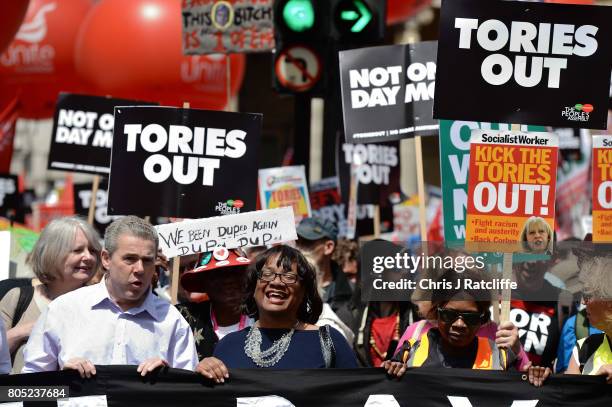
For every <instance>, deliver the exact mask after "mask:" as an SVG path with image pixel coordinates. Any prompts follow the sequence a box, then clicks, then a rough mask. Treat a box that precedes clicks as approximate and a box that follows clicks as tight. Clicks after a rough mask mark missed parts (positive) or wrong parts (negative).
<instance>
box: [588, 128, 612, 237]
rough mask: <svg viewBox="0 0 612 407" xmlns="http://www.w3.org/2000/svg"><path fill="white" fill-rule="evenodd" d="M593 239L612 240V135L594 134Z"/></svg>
mask: <svg viewBox="0 0 612 407" xmlns="http://www.w3.org/2000/svg"><path fill="white" fill-rule="evenodd" d="M592 167H593V178H592V179H593V241H594V242H612V136H593V165H592Z"/></svg>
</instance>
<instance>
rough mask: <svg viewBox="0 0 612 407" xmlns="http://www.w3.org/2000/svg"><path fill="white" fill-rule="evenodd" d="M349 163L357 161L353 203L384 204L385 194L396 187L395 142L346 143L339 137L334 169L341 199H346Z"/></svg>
mask: <svg viewBox="0 0 612 407" xmlns="http://www.w3.org/2000/svg"><path fill="white" fill-rule="evenodd" d="M352 163H357V164H359V168H358V169H357V179H358V186H357V203H358V204H374V205H380V206H388V205H389V199H388V198H389V195H390V194H392V193H393V192H399V190H400V154H399V142H398V141H392V142H389V143H380V144H373V143H369V144H348V143H342V142H341V141H339V146H338V148H337V156H336V172H337V173H338V178H339V179H340V195H341V196H342V201H343V202H348V194H349V185H350V176H351V172H350V166H351V164H352Z"/></svg>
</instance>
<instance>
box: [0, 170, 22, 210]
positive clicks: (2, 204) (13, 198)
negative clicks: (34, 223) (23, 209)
mask: <svg viewBox="0 0 612 407" xmlns="http://www.w3.org/2000/svg"><path fill="white" fill-rule="evenodd" d="M18 206H19V190H18V188H17V176H16V175H11V174H0V216H7V215H8V212H9V211H11V210H13V211H16V210H17V208H18Z"/></svg>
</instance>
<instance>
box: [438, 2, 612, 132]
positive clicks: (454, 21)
mask: <svg viewBox="0 0 612 407" xmlns="http://www.w3.org/2000/svg"><path fill="white" fill-rule="evenodd" d="M610 21H612V9H611V8H609V7H603V6H584V5H580V6H577V5H567V4H548V3H526V2H516V1H488V0H444V1H443V2H442V9H441V15H440V39H439V43H438V60H437V62H438V66H437V75H436V94H435V99H434V117H435V118H438V119H458V120H474V121H489V122H502V123H521V124H537V125H551V126H558V127H578V128H590V129H605V128H606V118H607V111H608V103H609V99H608V98H609V95H608V91H609V86H610V63H611V55H612V50H611V48H612V47H611V44H610V43H611V41H610V40H611V38H612V24H610Z"/></svg>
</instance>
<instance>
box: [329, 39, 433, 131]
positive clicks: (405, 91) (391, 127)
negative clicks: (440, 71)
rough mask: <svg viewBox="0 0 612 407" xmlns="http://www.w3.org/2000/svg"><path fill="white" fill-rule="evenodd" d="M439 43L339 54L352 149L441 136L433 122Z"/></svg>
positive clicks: (392, 46)
mask: <svg viewBox="0 0 612 407" xmlns="http://www.w3.org/2000/svg"><path fill="white" fill-rule="evenodd" d="M436 47H437V42H436V41H427V42H420V43H416V44H407V45H390V46H382V47H371V48H360V49H354V50H349V51H342V52H340V84H341V86H342V112H343V114H344V134H345V135H346V142H347V143H372V142H386V141H392V140H400V139H403V138H408V137H414V136H415V135H417V136H425V135H431V134H437V133H438V122H437V120H434V119H433V117H432V108H433V97H434V88H435V86H436V82H435V79H436Z"/></svg>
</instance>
